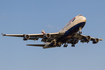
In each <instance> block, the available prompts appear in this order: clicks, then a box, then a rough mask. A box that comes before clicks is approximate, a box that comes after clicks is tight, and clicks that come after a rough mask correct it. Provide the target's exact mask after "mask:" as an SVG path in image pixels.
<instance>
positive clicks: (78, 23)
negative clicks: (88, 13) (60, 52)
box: [2, 15, 103, 49]
mask: <svg viewBox="0 0 105 70" xmlns="http://www.w3.org/2000/svg"><path fill="white" fill-rule="evenodd" d="M85 24H86V17H84V16H82V15H77V16H75V17H74V18H73V19H72V20H70V21H69V22H68V23H67V24H66V25H65V26H64V28H63V29H61V30H60V31H59V32H55V33H45V31H44V30H42V33H39V34H2V35H3V36H13V37H23V40H24V41H27V40H34V41H35V40H38V39H39V38H41V42H45V43H44V44H27V46H38V47H42V48H43V49H46V48H53V47H60V46H61V45H63V47H67V46H68V44H71V47H75V44H77V43H78V42H79V40H80V42H82V43H84V42H86V43H88V42H89V41H92V43H93V44H96V43H98V42H99V41H102V40H103V39H99V38H94V37H90V36H88V35H82V31H81V29H82V28H83V27H84V26H85Z"/></svg>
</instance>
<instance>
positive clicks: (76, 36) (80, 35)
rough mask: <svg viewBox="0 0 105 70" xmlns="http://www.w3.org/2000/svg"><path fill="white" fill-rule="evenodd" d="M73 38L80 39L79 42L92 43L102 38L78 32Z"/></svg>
mask: <svg viewBox="0 0 105 70" xmlns="http://www.w3.org/2000/svg"><path fill="white" fill-rule="evenodd" d="M74 38H78V39H79V40H81V42H89V41H93V44H95V43H98V42H99V41H102V40H103V39H99V38H94V37H90V36H86V35H82V34H78V33H77V34H76V35H75V36H74Z"/></svg>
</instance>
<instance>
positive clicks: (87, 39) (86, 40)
mask: <svg viewBox="0 0 105 70" xmlns="http://www.w3.org/2000/svg"><path fill="white" fill-rule="evenodd" d="M90 40H91V37H90V36H86V37H85V38H84V39H82V40H81V42H87V43H88V42H89V41H90Z"/></svg>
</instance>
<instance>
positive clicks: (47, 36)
mask: <svg viewBox="0 0 105 70" xmlns="http://www.w3.org/2000/svg"><path fill="white" fill-rule="evenodd" d="M50 37H51V35H50V34H45V35H44V37H43V38H44V39H48V38H50Z"/></svg>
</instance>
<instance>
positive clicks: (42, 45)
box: [27, 44, 45, 47]
mask: <svg viewBox="0 0 105 70" xmlns="http://www.w3.org/2000/svg"><path fill="white" fill-rule="evenodd" d="M27 46H41V47H44V46H45V44H27Z"/></svg>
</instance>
